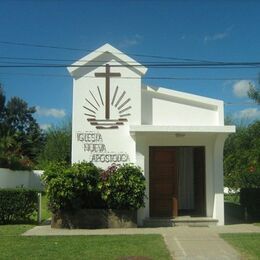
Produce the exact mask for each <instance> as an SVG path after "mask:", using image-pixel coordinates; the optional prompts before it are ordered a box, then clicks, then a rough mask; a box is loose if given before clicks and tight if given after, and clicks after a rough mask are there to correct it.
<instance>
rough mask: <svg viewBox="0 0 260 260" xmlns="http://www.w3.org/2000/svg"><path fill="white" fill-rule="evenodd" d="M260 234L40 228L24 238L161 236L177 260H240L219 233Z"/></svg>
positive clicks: (246, 228)
mask: <svg viewBox="0 0 260 260" xmlns="http://www.w3.org/2000/svg"><path fill="white" fill-rule="evenodd" d="M248 232H249V233H250V232H257V233H258V232H259V233H260V227H257V226H253V225H251V224H242V225H229V226H221V227H217V226H216V227H173V228H172V227H167V228H129V229H94V230H93V229H73V230H70V229H52V228H51V227H50V226H49V225H48V226H37V227H34V228H33V229H31V230H29V231H27V232H25V233H24V234H23V235H24V236H63V235H70V236H73V235H128V234H129V235H133V234H161V235H162V236H163V238H164V240H165V243H166V245H167V247H168V249H169V251H170V253H171V255H172V257H173V258H174V259H177V260H182V259H185V260H188V259H201V260H203V259H212V260H213V259H216V260H217V259H223V260H224V259H241V257H240V255H239V254H238V252H237V251H235V250H234V249H233V248H232V247H231V246H230V245H229V244H227V243H226V242H225V241H224V240H223V239H221V238H220V237H219V234H220V233H248Z"/></svg>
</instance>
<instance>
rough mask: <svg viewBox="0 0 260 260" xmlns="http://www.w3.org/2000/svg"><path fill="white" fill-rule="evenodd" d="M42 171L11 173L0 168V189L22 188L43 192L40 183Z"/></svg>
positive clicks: (11, 171)
mask: <svg viewBox="0 0 260 260" xmlns="http://www.w3.org/2000/svg"><path fill="white" fill-rule="evenodd" d="M42 173H43V171H41V170H32V171H13V170H10V169H6V168H0V188H16V187H21V186H23V187H24V188H29V189H37V190H44V187H43V184H42V182H41V175H42Z"/></svg>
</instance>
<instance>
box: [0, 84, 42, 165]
mask: <svg viewBox="0 0 260 260" xmlns="http://www.w3.org/2000/svg"><path fill="white" fill-rule="evenodd" d="M35 111H36V110H35V108H34V107H29V106H28V104H27V103H26V102H25V101H24V100H22V99H21V98H18V97H12V98H11V99H10V100H9V101H7V102H6V97H5V94H4V91H3V88H2V87H1V86H0V147H1V150H0V167H1V166H2V167H10V168H12V167H14V168H17V167H18V168H30V167H31V166H32V163H33V162H35V159H36V157H37V156H38V154H39V152H40V149H41V146H42V143H43V135H42V132H41V130H40V127H39V125H38V123H37V122H36V120H35V118H34V117H33V114H34V113H35ZM1 164H2V165H1ZM19 165H20V167H19Z"/></svg>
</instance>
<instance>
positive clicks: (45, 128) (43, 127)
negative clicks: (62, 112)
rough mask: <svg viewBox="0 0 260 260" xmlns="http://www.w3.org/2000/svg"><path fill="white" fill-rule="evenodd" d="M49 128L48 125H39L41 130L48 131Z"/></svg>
mask: <svg viewBox="0 0 260 260" xmlns="http://www.w3.org/2000/svg"><path fill="white" fill-rule="evenodd" d="M50 127H51V125H50V124H41V125H40V128H41V129H42V130H48V129H49V128H50Z"/></svg>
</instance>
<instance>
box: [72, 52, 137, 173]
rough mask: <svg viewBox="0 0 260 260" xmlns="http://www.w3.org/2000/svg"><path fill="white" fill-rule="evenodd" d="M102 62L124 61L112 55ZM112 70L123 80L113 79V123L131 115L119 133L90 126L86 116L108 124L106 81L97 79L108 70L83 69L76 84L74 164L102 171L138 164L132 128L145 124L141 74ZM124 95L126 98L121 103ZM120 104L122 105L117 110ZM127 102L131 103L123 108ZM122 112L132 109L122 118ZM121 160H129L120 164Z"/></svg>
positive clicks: (112, 68) (111, 81) (116, 63)
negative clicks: (114, 165) (90, 163)
mask: <svg viewBox="0 0 260 260" xmlns="http://www.w3.org/2000/svg"><path fill="white" fill-rule="evenodd" d="M98 59H100V60H102V62H103V64H110V65H120V64H122V61H120V60H118V59H117V58H116V57H115V56H114V55H112V54H110V53H105V54H102V55H101V56H100V57H98ZM110 70H111V72H112V73H113V72H118V73H120V74H121V77H115V78H113V77H112V78H111V79H110V119H114V120H118V119H119V118H120V115H122V114H129V115H127V116H126V117H125V118H126V119H127V120H128V121H127V122H124V125H119V127H118V128H117V129H97V128H96V126H95V125H91V124H90V122H89V121H88V119H89V118H91V116H89V115H85V114H93V115H95V118H96V119H99V120H105V105H102V101H103V103H104V104H105V78H98V77H95V73H97V72H98V73H101V72H102V73H104V72H105V67H103V66H102V67H95V68H91V69H89V68H81V72H80V73H81V74H80V75H79V76H78V77H75V78H74V81H73V115H72V119H73V120H72V162H79V161H83V160H85V161H93V162H94V163H95V164H96V165H97V166H99V167H101V168H106V167H107V166H109V165H111V164H112V163H125V162H135V142H134V141H133V139H132V138H131V135H130V133H129V124H132V125H140V124H141V78H140V73H138V71H136V69H135V68H132V67H130V68H129V67H122V66H119V67H113V66H111V67H110ZM98 88H99V90H100V93H101V96H102V98H100V94H99V90H98ZM115 93H116V94H115ZM123 93H124V95H123V97H122V99H121V101H120V102H119V100H120V96H121V95H122V94H123ZM93 96H94V97H95V98H94V97H93ZM114 96H115V99H114V103H113V98H114ZM86 99H87V100H88V101H90V102H91V103H92V104H94V106H95V107H96V108H97V109H95V108H94V107H93V106H92V105H91V104H89V102H88V101H87V100H86ZM95 99H96V100H95ZM96 101H97V102H96ZM117 101H118V102H119V104H118V105H117V106H116V103H117ZM125 102H127V103H126V105H124V106H123V104H124V103H125ZM120 104H121V106H120ZM129 107H130V108H129ZM119 108H120V109H121V110H123V109H124V108H125V109H126V108H129V109H128V110H127V111H126V112H124V113H121V114H120V113H119V111H120V109H119ZM89 109H90V110H93V111H94V112H95V113H93V112H91V111H90V110H89ZM92 118H94V117H92ZM105 123H106V124H108V123H109V121H105ZM79 134H80V135H81V137H82V138H80V139H81V140H79V138H78V136H79ZM85 134H87V135H88V134H94V135H97V136H99V137H98V138H97V139H96V140H94V139H95V138H94V139H91V138H90V139H88V138H85V139H84V138H83V137H84V135H85ZM86 139H88V140H86ZM93 156H94V157H93ZM93 158H99V159H98V160H95V159H93ZM107 158H119V159H118V160H117V159H115V161H114V159H107ZM120 158H126V159H122V160H120ZM104 160H105V161H104Z"/></svg>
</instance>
